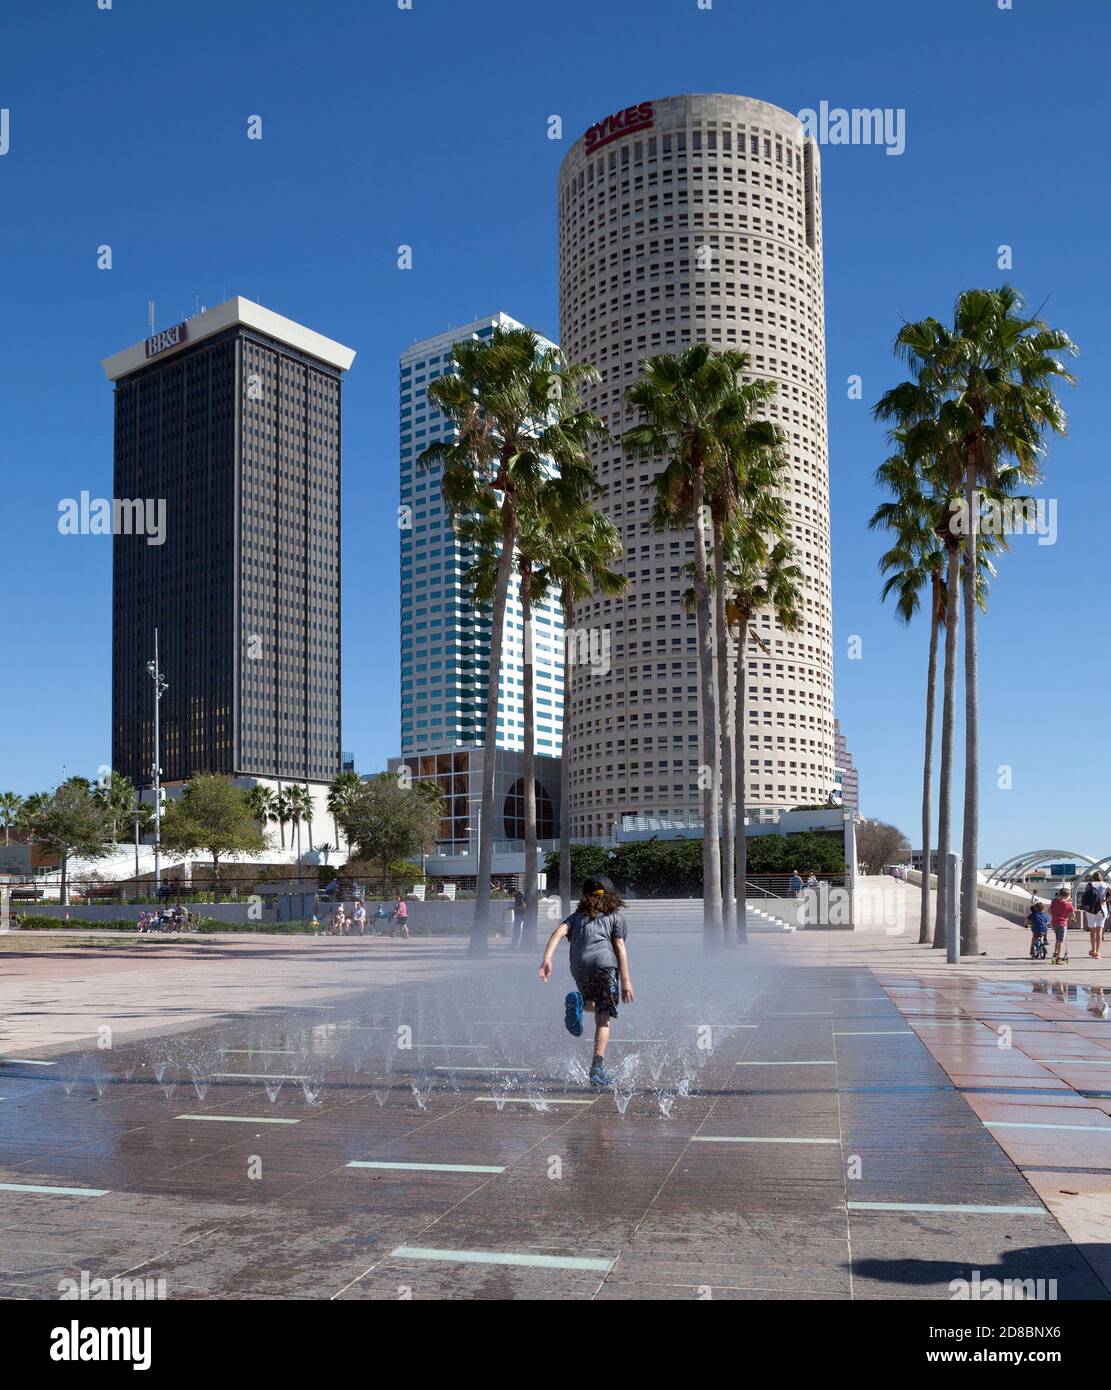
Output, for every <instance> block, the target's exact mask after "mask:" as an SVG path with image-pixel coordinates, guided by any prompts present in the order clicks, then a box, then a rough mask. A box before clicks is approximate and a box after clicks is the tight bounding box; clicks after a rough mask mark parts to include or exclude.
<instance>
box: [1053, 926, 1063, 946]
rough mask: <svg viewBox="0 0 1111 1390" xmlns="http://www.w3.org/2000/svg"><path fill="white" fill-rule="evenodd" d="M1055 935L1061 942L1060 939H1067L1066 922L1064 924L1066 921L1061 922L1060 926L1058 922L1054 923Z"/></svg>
mask: <svg viewBox="0 0 1111 1390" xmlns="http://www.w3.org/2000/svg"><path fill="white" fill-rule="evenodd" d="M1053 935H1054V936H1055V937H1056V938H1057V940H1058V941H1059V942H1060V941H1064V939H1065V924H1064V922H1062V923H1061V924H1060V926H1058V924H1057V923H1056V922H1054V924H1053Z"/></svg>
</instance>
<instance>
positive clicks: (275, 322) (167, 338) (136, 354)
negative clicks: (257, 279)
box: [100, 295, 355, 381]
mask: <svg viewBox="0 0 1111 1390" xmlns="http://www.w3.org/2000/svg"><path fill="white" fill-rule="evenodd" d="M237 323H241V324H244V325H245V326H246V327H248V328H256V329H258V331H259V332H260V333H265V334H267V336H268V337H271V338H277V339H278V340H279V342H283V343H286V344H288V345H289V346H290V347H293V348H297V349H298V350H299V351H300V352H304V353H307V354H308V355H309V356H310V357H316V358H318V359H319V360H320V361H321V362H327V363H328V364H329V366H332V367H338V368H339V369H340V370H341V371H344V372H345V371H347V369H348V368H349V367H350V366H351V363H352V362H354V360H355V350H354V348H349V347H344V346H343V344H342V343H337V342H335V341H334V340H333V339H331V338H325V337H324V335H323V334H321V333H314V332H313V330H312V329H311V328H305V327H304V325H303V324H300V323H294V321H293V320H292V319H287V318H285V317H283V316H282V315H281V314H276V313H275V312H274V311H273V309H267V308H264V307H263V305H261V304H256V303H255V301H254V300H253V299H244V298H243V297H242V295H236V296H235V297H234V298H232V299H229V300H227V301H226V302H225V303H223V304H218V305H217V306H216V307H215V308H214V309H206V310H205V311H204V313H203V314H197V315H195V316H194V317H193V318H191V319H186V320H185V322H184V323H179V324H175V325H174V327H173V328H169V329H165V330H163V331H162V332H161V333H156V334H155V335H154V337H153V338H144V339H143V340H142V341H141V342H138V343H135V344H134V345H133V346H132V347H129V348H124V350H123V351H122V352H117V353H116V354H115V355H114V356H112V357H106V358H104V359H103V361H102V362H101V364H100V365H101V366H102V367H103V368H104V373H105V375H106V376H107V377H108V379H109V380H110V381H118V380H119V378H120V377H122V376H127V375H128V373H129V372H134V371H138V369H139V368H140V367H144V366H146V364H147V363H148V362H153V361H154V360H155V359H156V358H157V359H158V360H159V361H161V360H163V359H164V358H166V357H171V356H173V354H174V353H175V352H181V351H182V350H183V349H184V348H187V347H189V346H191V345H192V344H193V343H196V342H199V341H200V340H201V339H202V338H210V337H211V336H212V335H213V334H214V333H220V332H222V331H223V330H224V329H225V328H231V327H232V326H233V325H235V324H237Z"/></svg>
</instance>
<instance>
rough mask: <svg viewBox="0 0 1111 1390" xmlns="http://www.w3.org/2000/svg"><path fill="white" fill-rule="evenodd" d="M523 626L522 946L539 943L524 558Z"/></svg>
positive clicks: (524, 564)
mask: <svg viewBox="0 0 1111 1390" xmlns="http://www.w3.org/2000/svg"><path fill="white" fill-rule="evenodd" d="M520 568H521V626H522V628H523V629H524V652H523V654H522V655H523V658H524V659H523V661H522V663H521V666H522V678H523V680H524V693H523V701H522V703H523V704H524V710H525V739H524V742H525V747H524V752H523V754H522V756H521V770H522V772H523V774H524V783H525V921H524V925H523V926H522V928H521V949H522V950H524V949H525V948H526V947H527V948H530V949H531V948H532V947H533V946H534V945H535V944H536V912H537V884H536V726H535V724H534V722H533V721H534V718H535V714H534V706H535V688H534V686H533V650H532V565H531V564H530V562H529V561H527V560H524V559H522V561H521V567H520Z"/></svg>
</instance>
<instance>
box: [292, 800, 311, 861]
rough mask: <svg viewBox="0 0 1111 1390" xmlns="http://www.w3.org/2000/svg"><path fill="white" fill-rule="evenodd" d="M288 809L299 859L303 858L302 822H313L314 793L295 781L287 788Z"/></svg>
mask: <svg viewBox="0 0 1111 1390" xmlns="http://www.w3.org/2000/svg"><path fill="white" fill-rule="evenodd" d="M285 800H286V809H287V810H288V811H289V818H290V820H291V821H292V822H293V829H294V833H295V834H296V836H297V860H298V863H299V862H300V859H301V822H302V821H307V822H309V823H310V824H311V822H312V794H311V793H310V792H309V789H308V787H302V786H301V785H300V784H299V783H296V782H295V783H293V785H292V786H289V787H287V788H286V790H285Z"/></svg>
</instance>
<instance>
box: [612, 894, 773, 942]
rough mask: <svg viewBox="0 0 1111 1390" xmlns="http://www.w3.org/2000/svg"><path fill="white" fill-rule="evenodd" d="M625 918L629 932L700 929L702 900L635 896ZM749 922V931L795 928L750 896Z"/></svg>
mask: <svg viewBox="0 0 1111 1390" xmlns="http://www.w3.org/2000/svg"><path fill="white" fill-rule="evenodd" d="M625 917H626V920H627V922H628V924H629V931H630V933H634V934H637V935H640V934H642V933H646V932H647V933H651V932H701V930H702V899H701V898H633V899H631V900H630V901H629V902H627V903H626V904H625ZM747 921H748V930H749V932H750V933H763V932H767V933H772V934H782V933H784V932H793V931H794V930H795V927H794V925H793V924H792V923H790V922H785V921H783V920H782V919H781V918H779V917H776V916H774V915H773V914H772V913H770V912H766V911H764V909H763V908H760V907H758V906H756V903H755V902H754V901H753V900H751V899H750V900H749V902H748V903H747Z"/></svg>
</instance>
